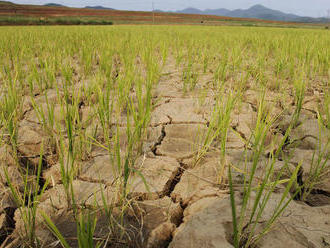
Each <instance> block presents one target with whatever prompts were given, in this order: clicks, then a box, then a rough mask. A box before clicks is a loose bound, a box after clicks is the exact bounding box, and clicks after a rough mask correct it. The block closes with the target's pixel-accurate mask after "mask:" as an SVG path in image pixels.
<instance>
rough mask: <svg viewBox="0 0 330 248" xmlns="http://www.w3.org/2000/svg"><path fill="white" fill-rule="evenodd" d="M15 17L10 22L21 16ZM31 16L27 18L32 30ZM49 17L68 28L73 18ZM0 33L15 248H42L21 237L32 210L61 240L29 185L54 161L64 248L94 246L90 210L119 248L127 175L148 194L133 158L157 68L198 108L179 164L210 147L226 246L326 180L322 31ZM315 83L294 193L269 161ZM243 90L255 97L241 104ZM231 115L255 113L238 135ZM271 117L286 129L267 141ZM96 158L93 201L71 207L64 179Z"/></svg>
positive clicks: (27, 233) (143, 149)
mask: <svg viewBox="0 0 330 248" xmlns="http://www.w3.org/2000/svg"><path fill="white" fill-rule="evenodd" d="M19 18H21V17H19ZM19 18H18V19H17V22H18V23H20V22H21V21H23V20H24V18H23V17H22V19H21V20H20V19H19ZM32 19H33V18H32ZM32 19H31V22H34V21H36V20H35V19H33V20H32ZM25 21H26V20H25ZM41 21H42V20H39V22H40V24H42V22H41ZM43 21H44V20H43ZM47 21H53V20H51V19H49V20H48V19H47ZM58 21H60V19H58V20H57V21H56V22H58ZM62 21H63V23H62V24H64V23H66V24H68V23H69V22H70V21H72V22H73V23H74V22H75V21H77V20H75V19H71V20H67V19H65V18H64V19H63V20H62ZM80 21H82V22H85V20H84V19H83V20H80ZM0 22H1V20H0ZM56 22H55V20H54V24H55V23H56ZM86 22H87V21H86ZM77 24H78V23H77ZM84 24H85V23H84ZM0 32H1V33H2V34H3V38H2V39H1V40H0V51H2V53H1V56H0V62H1V63H0V64H1V67H0V137H1V146H5V145H6V146H9V147H10V148H11V150H12V151H13V152H12V153H13V157H14V160H15V163H16V166H17V168H19V171H21V173H22V175H21V176H22V178H24V180H23V190H19V189H18V188H17V185H15V184H14V182H13V180H12V178H11V175H10V173H9V172H8V170H7V168H6V166H4V172H5V177H6V181H7V182H8V187H9V189H10V192H11V195H12V196H13V198H14V199H15V202H16V205H17V209H18V210H17V211H19V212H20V214H21V216H22V219H23V222H24V224H25V228H24V231H23V232H22V233H21V241H22V243H24V244H25V245H26V246H29V247H41V246H42V244H41V243H40V242H39V237H38V236H37V234H36V232H35V231H36V226H37V225H39V224H40V223H39V221H40V220H39V219H38V218H36V216H38V214H39V213H40V214H41V215H42V217H43V218H42V219H43V220H42V221H43V222H44V224H46V226H47V227H48V228H49V230H50V231H51V232H52V233H53V235H54V236H55V237H56V238H57V239H58V240H59V242H60V243H61V245H62V246H63V247H69V241H68V240H66V238H67V237H65V235H64V234H61V230H60V228H59V227H58V226H57V223H56V220H55V219H54V216H48V215H47V214H46V213H44V212H39V210H40V211H41V209H40V208H39V205H40V204H42V202H40V199H41V198H42V196H43V194H44V192H45V191H47V190H48V189H49V188H50V187H53V185H51V184H50V182H48V181H45V182H44V181H43V180H44V178H43V176H44V175H43V172H44V169H46V168H47V169H48V168H51V167H52V166H54V165H58V166H59V170H60V171H59V174H60V178H59V184H60V185H61V186H63V188H64V190H65V199H63V200H65V201H67V203H68V205H69V210H70V211H71V212H70V213H71V214H72V217H73V219H74V221H75V222H76V228H77V229H76V234H77V236H76V237H75V238H76V240H77V245H78V246H79V247H102V246H104V245H106V244H107V241H106V240H103V241H104V242H102V241H100V239H98V238H97V225H98V218H99V215H98V214H97V213H96V210H95V209H97V210H100V211H101V212H103V213H104V215H105V216H106V220H107V225H108V226H107V228H108V229H109V235H113V237H111V238H109V240H113V239H118V240H119V241H120V242H128V240H129V238H127V237H128V236H129V235H128V233H127V232H126V230H125V220H124V219H125V216H126V214H127V212H128V211H131V210H132V207H131V206H132V205H134V200H135V199H134V198H132V195H133V194H131V193H134V192H132V182H134V179H135V178H138V179H140V180H142V181H143V184H144V185H145V187H146V190H147V191H149V189H148V181H147V180H146V178H145V177H144V175H143V174H142V173H141V172H140V166H141V165H140V164H138V163H137V162H138V161H139V159H140V158H141V157H144V156H147V154H148V152H150V151H148V145H150V144H148V137H149V132H150V128H151V124H153V125H155V124H154V123H152V118H153V112H154V110H155V107H156V106H157V104H158V103H159V102H160V100H163V99H159V98H157V97H156V96H155V89H156V88H157V85H158V81H159V80H160V78H161V76H162V70H163V69H164V68H166V69H167V67H169V68H170V71H171V72H170V73H169V74H168V75H172V74H173V75H176V76H177V78H176V77H173V78H171V79H170V80H171V83H173V84H175V83H177V86H178V89H182V91H181V92H182V95H183V97H184V98H192V99H197V97H196V96H198V97H199V99H198V101H199V102H200V105H202V109H204V108H208V111H206V112H207V113H208V112H209V113H210V114H207V113H201V116H202V114H205V116H203V118H204V119H205V122H206V123H207V125H205V126H206V128H205V130H206V131H205V132H204V133H201V134H199V135H198V137H197V138H198V149H197V152H196V153H195V156H194V157H193V166H203V158H205V157H207V155H208V153H209V152H210V151H217V152H218V154H219V158H218V165H219V166H218V168H217V169H218V171H217V175H216V177H217V182H216V184H217V185H221V187H224V188H226V187H228V188H229V190H230V199H231V208H232V218H233V230H234V231H233V244H234V246H235V247H237V248H238V247H253V246H254V245H256V244H257V243H258V242H259V241H260V240H261V239H262V237H264V235H266V234H267V233H268V232H269V231H270V230H271V228H272V227H273V226H274V225H275V224H276V221H277V220H278V219H279V218H280V216H281V214H282V213H283V212H284V211H285V210H286V208H287V207H288V206H289V204H290V202H291V201H292V200H294V199H297V196H301V199H300V200H302V201H305V200H306V199H307V198H308V196H309V195H310V194H312V193H313V192H314V189H316V188H317V187H318V186H319V185H320V183H321V181H322V180H323V178H324V176H325V175H326V173H327V171H328V161H329V154H328V152H327V151H328V149H329V144H328V143H324V142H323V139H322V138H324V137H326V135H328V131H329V126H330V124H329V120H330V117H329V116H330V113H329V101H330V100H329V99H330V96H329V95H330V94H329V90H328V83H327V81H328V80H327V79H328V78H329V71H328V68H329V59H328V57H327V54H328V53H329V47H328V46H326V44H328V42H329V37H328V36H327V33H326V31H324V30H309V29H305V30H300V29H280V28H276V29H275V28H267V29H266V28H261V27H260V28H253V27H230V28H228V27H203V28H201V27H198V26H189V27H188V26H187V27H185V26H171V27H168V26H120V27H119V26H113V27H93V28H91V27H85V26H70V27H63V26H61V27H59V26H54V27H10V28H8V27H1V28H0ZM210 33H212V37H211V38H210V37H209V34H210ZM315 37H317V39H315ZM169 63H170V65H169ZM175 73H176V74H175ZM315 88H317V89H318V90H319V91H320V92H321V93H320V95H319V96H318V102H319V106H318V108H317V109H316V110H315V113H317V120H318V123H319V127H320V128H319V130H320V134H319V137H317V138H318V142H319V143H318V146H317V148H316V149H315V151H314V156H313V158H312V165H311V168H310V171H309V177H308V178H307V179H306V180H305V181H304V183H303V184H302V185H297V181H298V180H297V177H298V174H299V173H300V172H301V169H303V168H302V166H303V164H298V165H296V167H295V168H294V169H293V170H291V173H290V174H289V175H288V176H287V175H286V174H285V173H286V172H287V171H288V169H289V168H291V167H290V165H289V162H288V161H287V159H284V165H283V167H282V168H280V170H279V171H278V170H276V168H275V167H276V166H275V165H276V162H278V161H279V160H280V159H282V158H283V157H285V154H286V152H287V151H288V150H290V149H291V150H290V151H292V150H293V149H295V147H294V146H290V142H291V139H290V138H291V134H292V131H293V130H294V129H295V128H296V127H297V126H299V125H300V122H301V119H302V118H303V117H304V115H303V114H304V113H305V112H306V111H305V107H304V104H305V102H306V99H308V97H310V92H311V91H312V90H314V89H315ZM251 92H254V93H255V92H260V95H258V97H256V98H253V95H252V94H251ZM272 94H275V95H276V97H273V95H272ZM286 99H290V101H291V102H290V101H287V100H286ZM209 102H210V103H209ZM241 108H242V109H243V111H244V109H252V110H253V111H252V112H253V113H252V112H251V111H250V110H249V112H248V113H252V114H251V115H254V114H255V116H251V120H252V121H251V122H252V123H253V126H252V127H251V129H250V130H243V131H240V130H239V128H240V124H241V123H240V122H239V123H238V124H236V126H235V125H234V119H233V117H235V118H236V117H237V116H240V115H241V114H244V113H242V112H241ZM284 114H286V115H288V116H290V118H291V119H290V121H289V122H290V123H289V124H288V126H287V128H286V129H285V130H280V131H281V132H279V130H278V129H279V128H278V126H277V122H278V120H279V119H280V117H281V115H284ZM244 121H245V120H244ZM23 125H27V126H28V127H29V128H30V127H31V129H32V130H33V131H35V132H38V133H40V135H41V134H42V139H41V140H42V142H41V143H40V146H38V147H37V148H36V149H35V150H38V149H39V150H38V153H34V154H33V155H32V156H31V154H24V152H26V150H24V148H25V147H24V145H25V144H23V143H22V141H21V140H20V139H21V138H22V137H19V136H18V131H19V130H20V128H21V127H22V126H23ZM163 125H165V124H163ZM168 125H170V124H168ZM203 125H204V124H203ZM237 125H238V126H237ZM153 128H155V126H153ZM236 128H238V129H237V130H236ZM232 132H233V133H235V134H236V135H238V136H239V140H240V141H242V143H243V146H244V148H240V149H241V150H242V151H243V150H244V153H245V157H244V158H243V160H244V162H243V167H244V168H243V169H241V170H240V172H243V183H242V185H241V186H242V187H243V198H242V204H241V205H239V204H238V201H237V191H236V186H237V185H236V182H235V178H234V175H235V173H236V172H237V171H236V170H237V169H238V168H239V165H236V164H231V163H230V162H229V160H227V158H228V152H229V150H230V149H232V148H230V147H229V146H230V145H231V144H230V142H229V139H230V138H231V136H229V133H232ZM275 132H277V133H278V134H280V139H279V144H277V146H276V149H274V150H272V151H270V152H269V151H266V147H267V146H268V143H267V142H268V139H269V137H270V136H271V137H273V136H272V135H273V134H274V133H275ZM248 134H251V135H248ZM39 138H40V137H36V139H38V140H39ZM272 142H274V141H273V140H272ZM31 143H32V145H31V144H29V145H31V146H33V144H34V143H33V142H31ZM29 148H30V147H29ZM32 148H35V147H32ZM34 152H35V151H34ZM99 154H106V156H108V158H109V166H108V167H106V168H109V171H108V174H107V175H110V176H109V178H106V180H104V179H101V178H100V179H98V178H93V180H95V181H96V182H94V183H99V184H100V185H99V186H100V197H99V198H98V199H95V202H94V203H93V204H90V205H88V206H86V205H84V204H82V203H81V202H80V201H79V200H80V199H79V196H78V195H77V194H76V193H75V191H74V182H76V181H77V180H80V176H81V174H82V173H83V170H84V168H85V167H84V166H86V164H87V163H88V162H90V161H91V159H93V158H94V157H96V156H98V155H99ZM33 159H38V160H39V163H38V165H37V166H36V165H34V166H35V167H33V164H32V163H30V161H29V160H33ZM24 161H28V162H24ZM226 171H227V173H226ZM260 171H262V173H261V176H260V175H259V174H260ZM101 176H103V175H101ZM30 177H32V178H33V180H32V181H33V184H32V185H30V183H29V180H28V179H29V178H30ZM104 181H106V182H104ZM105 183H106V185H107V187H108V188H107V190H108V189H111V192H112V193H111V196H110V197H109V196H108V195H107V192H106V190H104V188H103V186H104V185H105ZM279 187H280V188H281V195H280V198H279V199H280V200H279V201H278V202H277V204H276V205H275V206H274V209H273V212H272V213H271V214H270V215H269V218H268V219H267V220H265V222H264V225H263V227H262V228H261V229H260V225H259V224H260V221H261V220H263V218H264V215H265V211H266V207H267V206H268V205H267V204H269V202H270V199H271V198H272V196H273V194H275V191H277V190H278V188H279ZM292 192H293V193H292ZM276 194H278V193H276ZM95 197H96V196H95ZM100 198H101V199H100ZM298 198H299V197H298ZM267 211H268V210H267ZM118 230H119V231H118ZM118 232H119V234H118Z"/></svg>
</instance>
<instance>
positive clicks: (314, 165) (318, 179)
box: [300, 114, 330, 201]
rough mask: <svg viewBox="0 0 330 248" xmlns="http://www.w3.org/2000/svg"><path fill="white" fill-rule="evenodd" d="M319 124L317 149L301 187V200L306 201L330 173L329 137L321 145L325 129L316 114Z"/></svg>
mask: <svg viewBox="0 0 330 248" xmlns="http://www.w3.org/2000/svg"><path fill="white" fill-rule="evenodd" d="M318 117H319V118H318V123H319V137H318V141H319V142H318V147H317V150H315V151H314V153H313V157H312V161H311V165H310V169H309V171H308V176H307V177H306V178H305V179H304V182H303V185H301V186H302V187H303V188H302V193H301V194H300V196H301V200H303V201H306V199H307V197H308V196H309V195H310V194H311V193H312V191H313V190H314V189H315V187H316V186H317V185H318V184H322V181H323V180H324V176H325V175H327V173H329V172H330V153H329V149H330V137H328V140H327V142H326V143H325V144H322V140H323V137H324V135H325V136H327V133H325V131H326V130H325V127H324V126H323V124H322V121H321V118H320V114H318Z"/></svg>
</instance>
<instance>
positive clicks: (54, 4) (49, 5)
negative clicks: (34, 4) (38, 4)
mask: <svg viewBox="0 0 330 248" xmlns="http://www.w3.org/2000/svg"><path fill="white" fill-rule="evenodd" d="M44 6H48V7H66V6H64V5H62V4H58V3H46V4H44Z"/></svg>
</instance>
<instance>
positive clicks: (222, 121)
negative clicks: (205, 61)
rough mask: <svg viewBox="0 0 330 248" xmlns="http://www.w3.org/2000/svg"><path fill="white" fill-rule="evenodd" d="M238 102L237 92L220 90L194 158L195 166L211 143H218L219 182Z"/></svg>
mask: <svg viewBox="0 0 330 248" xmlns="http://www.w3.org/2000/svg"><path fill="white" fill-rule="evenodd" d="M225 95H226V96H225ZM224 98H225V100H224ZM238 100H239V93H237V92H229V93H228V92H225V91H223V90H222V91H221V93H219V94H218V98H217V101H216V103H215V106H214V108H213V111H212V114H211V119H210V122H209V124H208V129H207V131H206V133H205V134H204V135H203V136H202V142H201V145H200V146H199V148H198V151H197V153H196V155H195V158H194V164H195V165H196V164H197V163H198V162H199V161H200V160H201V159H202V158H203V157H204V156H205V155H206V153H207V152H208V151H209V149H210V148H211V147H212V146H213V143H214V142H215V141H218V142H219V143H220V150H221V158H220V169H219V181H220V182H221V180H222V176H223V170H224V168H225V154H226V141H227V133H228V130H229V126H230V121H231V113H232V111H233V109H234V107H235V104H236V102H237V101H238Z"/></svg>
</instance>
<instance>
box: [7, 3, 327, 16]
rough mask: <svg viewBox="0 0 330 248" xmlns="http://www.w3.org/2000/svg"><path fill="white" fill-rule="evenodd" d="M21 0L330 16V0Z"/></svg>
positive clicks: (124, 8)
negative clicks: (266, 10) (258, 6)
mask: <svg viewBox="0 0 330 248" xmlns="http://www.w3.org/2000/svg"><path fill="white" fill-rule="evenodd" d="M8 1H10V0H8ZM12 2H15V3H19V4H45V3H49V2H52V3H59V4H63V5H66V6H70V7H85V6H86V5H89V6H90V5H92V6H93V5H102V6H105V7H110V8H114V9H120V10H146V11H149V10H152V2H154V8H155V9H161V10H168V11H173V10H181V9H184V8H187V7H194V8H199V9H202V10H204V9H218V8H227V9H231V10H232V9H238V8H241V9H247V8H249V7H251V6H253V5H255V4H262V5H264V6H266V7H268V8H272V9H276V10H280V11H283V12H287V13H293V14H297V15H302V16H312V17H321V16H327V14H328V13H327V10H329V11H330V0H81V1H78V0H12Z"/></svg>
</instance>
